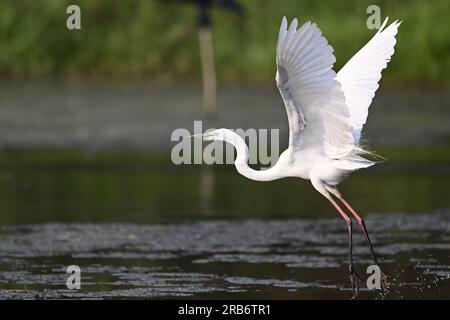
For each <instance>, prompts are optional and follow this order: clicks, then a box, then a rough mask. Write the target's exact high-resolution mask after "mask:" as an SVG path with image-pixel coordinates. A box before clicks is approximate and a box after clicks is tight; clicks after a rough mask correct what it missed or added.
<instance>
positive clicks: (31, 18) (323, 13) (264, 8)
mask: <svg viewBox="0 0 450 320" xmlns="http://www.w3.org/2000/svg"><path fill="white" fill-rule="evenodd" d="M240 2H241V3H242V4H243V6H244V14H243V16H242V17H239V16H237V15H235V14H233V13H231V12H226V11H223V10H218V9H214V10H213V21H214V29H213V34H214V41H215V49H216V60H217V65H218V74H219V76H220V77H221V78H222V80H225V81H227V80H233V81H234V80H236V79H237V78H239V79H240V80H249V81H271V80H272V79H273V77H274V68H275V66H274V54H275V44H276V38H277V32H278V27H279V23H280V19H281V16H282V15H287V16H288V17H289V18H293V17H299V18H300V20H301V21H302V22H304V21H305V20H313V21H314V22H316V23H317V24H318V25H319V26H320V28H321V29H322V31H323V32H324V34H325V35H326V37H327V39H328V40H329V42H330V43H331V44H332V45H333V46H334V48H335V54H336V56H337V63H336V66H337V68H339V67H341V66H342V65H343V63H344V62H345V61H346V60H347V59H349V58H350V57H351V56H352V54H353V53H355V52H356V51H357V50H358V48H360V47H361V46H362V45H363V44H364V43H365V42H366V41H367V40H368V39H369V37H370V35H371V34H373V33H374V31H373V30H368V29H367V28H366V25H365V23H366V19H367V17H368V14H366V8H367V6H368V5H370V4H378V5H379V6H380V8H381V14H382V16H383V17H384V16H389V17H391V19H396V18H398V19H401V20H403V21H404V23H403V24H402V26H401V28H400V34H399V37H398V38H399V43H398V47H397V50H396V51H397V52H396V55H395V56H394V58H393V61H392V62H391V64H390V68H389V72H386V73H385V80H386V81H387V82H390V83H401V84H409V83H422V84H423V83H425V84H431V85H436V84H437V85H450V79H449V76H448V75H449V74H450V56H449V55H448V52H449V49H450V32H449V30H450V20H449V19H448V17H447V16H448V13H449V7H450V4H449V1H448V0H432V1H423V0H408V1H400V0H398V1H374V0H367V1H366V0H363V1H361V0H347V1H316V0H283V1H269V0H252V1H240ZM69 4H78V5H80V7H81V10H82V30H79V31H69V30H67V28H66V18H67V14H66V7H67V6H68V5H69ZM196 24H197V8H196V6H195V5H194V4H185V3H184V2H183V3H182V2H181V1H168V0H165V1H162V0H160V1H158V0H141V1H138V0H79V1H72V0H56V1H55V0H40V1H29V0H5V1H2V2H1V3H0V75H3V76H8V77H10V76H13V77H14V76H16V77H29V76H31V77H42V76H66V77H71V76H96V77H98V76H102V77H110V76H113V77H128V76H131V77H145V78H150V79H155V80H174V79H180V78H185V79H188V78H190V77H198V76H199V74H200V67H199V65H200V64H199V53H198V41H197V26H196Z"/></svg>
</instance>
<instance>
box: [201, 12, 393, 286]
mask: <svg viewBox="0 0 450 320" xmlns="http://www.w3.org/2000/svg"><path fill="white" fill-rule="evenodd" d="M387 20H388V19H387V18H386V20H385V21H384V23H383V25H382V26H381V28H380V29H379V30H378V32H377V33H376V34H375V35H374V36H373V37H372V39H371V40H370V41H369V42H368V43H367V44H366V45H365V46H364V47H362V49H360V50H359V51H358V52H357V53H356V54H355V55H354V56H353V57H352V58H351V59H350V60H349V61H348V62H347V64H345V66H344V67H343V68H342V69H341V70H340V71H339V72H338V73H337V74H336V73H335V72H334V71H333V69H332V68H333V64H334V62H335V61H336V59H335V57H334V55H333V48H332V47H331V46H330V45H329V44H328V42H327V40H326V39H325V38H324V37H323V36H322V33H321V31H320V30H319V28H318V27H317V25H316V24H314V23H311V22H306V23H305V24H303V25H302V26H301V27H300V28H299V29H297V26H298V22H297V19H294V20H293V21H292V23H291V24H290V26H289V28H288V23H287V20H286V18H285V17H283V20H282V22H281V27H280V32H279V35H278V44H277V53H276V64H277V73H276V77H275V79H276V83H277V86H278V89H279V91H280V94H281V97H282V98H283V101H284V105H285V107H286V111H287V115H288V121H289V147H288V148H287V149H286V150H285V151H284V152H283V153H282V154H281V155H280V158H279V159H278V161H277V163H276V164H275V165H274V166H272V167H271V168H269V169H267V170H261V171H258V170H254V169H252V168H250V167H249V166H248V159H249V152H248V147H247V145H246V144H245V141H244V140H243V139H242V138H241V137H240V136H239V135H238V134H236V133H234V132H233V131H231V130H228V129H217V130H214V131H211V132H208V133H205V134H203V135H202V138H203V139H204V140H208V141H212V140H215V141H225V142H228V143H231V144H232V145H233V146H234V147H235V148H236V151H237V156H236V160H235V163H234V164H235V166H236V169H237V171H238V172H239V173H240V174H241V175H243V176H245V177H247V178H249V179H251V180H256V181H271V180H276V179H281V178H285V177H299V178H302V179H306V180H310V181H311V183H312V185H313V186H314V188H315V189H316V190H317V191H319V192H320V193H321V194H322V195H323V196H325V197H326V198H327V199H328V200H329V201H330V202H331V203H332V205H333V206H334V207H335V208H336V210H337V211H338V212H339V213H340V215H341V216H342V217H343V218H344V219H345V221H346V222H347V225H348V233H349V249H350V250H349V251H350V255H349V260H350V261H349V272H350V280H351V283H352V288H353V291H354V293H355V295H356V294H357V293H358V281H360V279H359V276H358V274H357V273H356V272H355V270H354V268H353V258H352V220H351V219H350V218H349V216H348V215H347V214H346V213H345V212H344V210H342V209H341V207H340V206H339V205H338V204H337V203H336V201H335V200H334V199H333V197H332V196H335V197H336V198H337V199H339V200H340V201H341V202H342V204H343V205H344V206H345V207H346V208H347V209H348V210H349V211H350V212H351V214H352V215H353V216H354V217H355V218H356V219H357V221H358V222H359V225H360V227H361V229H362V231H363V232H364V235H365V238H366V240H367V243H368V245H369V248H370V252H371V255H372V258H373V260H374V263H375V264H376V265H378V261H377V258H376V255H375V253H374V251H373V248H372V244H371V242H370V239H369V236H368V233H367V230H366V227H365V224H364V220H363V219H362V218H361V217H360V216H359V215H358V214H357V213H356V211H355V210H353V208H352V207H351V206H350V205H349V204H348V202H346V201H345V200H344V198H343V196H342V195H341V193H340V192H339V191H338V189H337V188H336V186H337V185H338V184H339V183H340V182H341V181H342V180H343V179H344V178H345V177H346V176H348V175H349V174H350V173H351V172H353V171H356V170H359V169H363V168H368V167H370V166H372V165H374V164H375V163H376V162H375V161H372V160H369V159H367V158H365V157H364V155H367V154H370V152H368V151H365V150H364V149H363V148H362V147H361V146H360V145H359V141H360V136H361V130H362V128H363V125H364V124H365V123H366V119H367V115H368V109H369V106H370V104H371V102H372V99H373V97H374V95H375V91H376V90H377V89H378V81H379V80H380V79H381V71H382V70H383V69H384V68H386V66H387V63H388V62H389V61H390V58H391V56H392V55H393V53H394V46H395V43H396V39H395V36H396V34H397V29H398V27H399V26H400V23H401V22H398V21H394V22H393V23H392V24H390V25H389V26H388V27H386V28H385V26H386V23H387ZM382 275H383V285H384V286H385V285H386V283H385V279H386V277H385V275H384V274H382Z"/></svg>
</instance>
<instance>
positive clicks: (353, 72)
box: [336, 18, 401, 142]
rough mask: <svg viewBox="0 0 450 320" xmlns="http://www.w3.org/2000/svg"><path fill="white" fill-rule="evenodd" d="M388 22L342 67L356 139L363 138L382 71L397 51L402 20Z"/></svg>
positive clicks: (345, 92)
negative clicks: (395, 48)
mask: <svg viewBox="0 0 450 320" xmlns="http://www.w3.org/2000/svg"><path fill="white" fill-rule="evenodd" d="M387 21H388V19H387V18H386V19H385V20H384V22H383V25H382V26H381V28H380V29H379V30H378V32H377V33H376V34H375V35H374V36H373V37H372V39H370V41H369V42H368V43H367V44H366V45H365V46H364V47H362V48H361V49H360V50H359V51H358V52H357V53H356V54H355V55H354V56H353V57H352V58H351V59H350V60H349V61H348V62H347V63H346V64H345V65H344V67H342V69H341V70H340V71H339V72H338V74H337V76H336V79H337V80H338V81H339V82H340V83H341V88H342V90H343V91H344V94H345V100H346V103H347V105H348V109H349V112H350V123H351V125H352V126H353V128H354V130H355V131H354V137H355V140H356V142H358V141H359V139H360V135H361V130H362V127H363V125H364V124H365V123H366V120H367V115H368V112H369V106H370V104H371V103H372V99H373V97H374V96H375V91H376V90H377V89H378V81H380V79H381V71H382V70H383V69H384V68H386V66H387V63H388V62H389V61H390V59H391V56H392V55H393V54H394V46H395V43H396V39H395V36H396V35H397V32H398V27H399V26H400V24H401V22H398V21H397V20H396V21H394V22H393V23H392V24H390V25H389V26H388V27H387V28H386V29H384V27H385V26H386V24H387Z"/></svg>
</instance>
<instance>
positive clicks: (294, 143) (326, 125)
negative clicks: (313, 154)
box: [276, 17, 355, 158]
mask: <svg viewBox="0 0 450 320" xmlns="http://www.w3.org/2000/svg"><path fill="white" fill-rule="evenodd" d="M297 26H298V22H297V19H294V20H293V21H292V23H291V24H290V26H289V27H288V23H287V20H286V18H285V17H283V20H282V22H281V27H280V32H279V36H278V44H277V56H276V63H277V74H276V81H277V86H278V89H279V91H280V94H281V96H282V98H283V101H284V104H285V106H286V111H287V114H288V120H289V146H290V147H291V148H294V149H304V148H310V147H321V148H323V151H324V152H325V153H326V154H327V155H328V156H330V157H333V158H339V157H342V156H344V155H346V154H348V153H349V152H351V151H352V150H353V148H354V146H355V141H354V138H353V128H352V126H351V124H350V112H349V110H348V107H347V105H346V103H345V96H344V92H343V91H342V90H341V87H340V83H339V82H338V81H337V80H336V73H335V72H334V71H333V69H332V67H333V64H334V62H335V61H336V58H335V57H334V55H333V48H332V47H331V46H330V45H329V44H328V42H327V40H326V39H325V38H324V37H323V36H322V32H321V31H320V30H319V28H318V27H317V26H316V24H312V23H311V22H306V23H305V24H303V25H302V26H301V27H300V28H299V29H298V30H297Z"/></svg>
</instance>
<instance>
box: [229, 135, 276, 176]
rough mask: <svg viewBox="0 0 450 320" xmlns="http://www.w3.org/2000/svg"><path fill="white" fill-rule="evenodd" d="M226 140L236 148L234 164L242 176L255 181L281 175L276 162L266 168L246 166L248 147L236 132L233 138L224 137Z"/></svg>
mask: <svg viewBox="0 0 450 320" xmlns="http://www.w3.org/2000/svg"><path fill="white" fill-rule="evenodd" d="M226 142H228V143H231V144H232V145H233V146H234V148H235V149H236V153H237V156H236V160H235V161H234V166H235V167H236V169H237V171H238V172H239V173H240V174H241V175H243V176H244V177H246V178H248V179H250V180H255V181H272V180H277V179H280V178H282V177H283V175H282V174H281V172H280V170H279V167H278V166H277V165H278V164H279V163H278V162H277V163H276V164H275V165H274V166H273V167H271V168H269V169H267V170H254V169H252V168H250V167H249V166H248V160H249V155H248V147H247V145H246V144H245V141H244V140H243V139H242V138H241V137H240V136H239V135H237V134H236V135H235V136H234V137H233V139H226Z"/></svg>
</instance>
